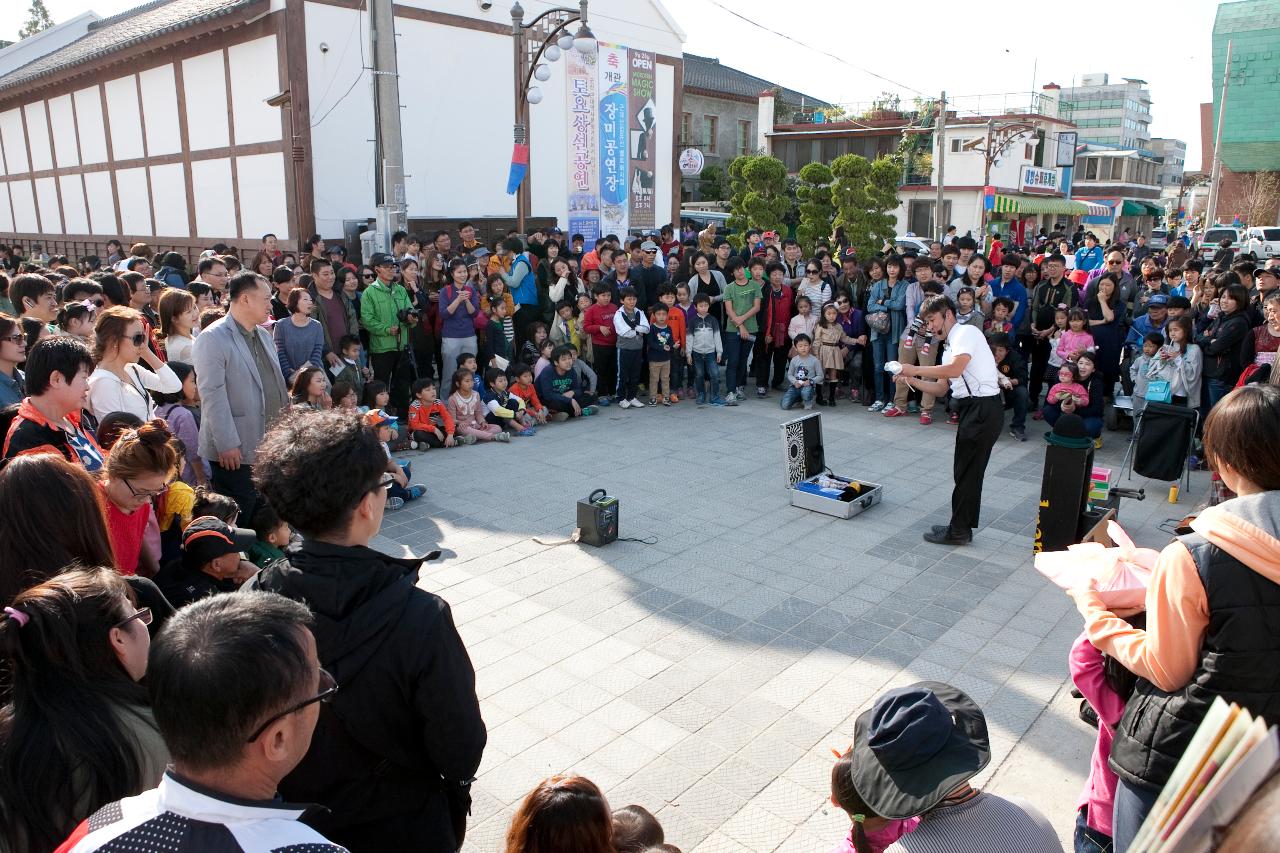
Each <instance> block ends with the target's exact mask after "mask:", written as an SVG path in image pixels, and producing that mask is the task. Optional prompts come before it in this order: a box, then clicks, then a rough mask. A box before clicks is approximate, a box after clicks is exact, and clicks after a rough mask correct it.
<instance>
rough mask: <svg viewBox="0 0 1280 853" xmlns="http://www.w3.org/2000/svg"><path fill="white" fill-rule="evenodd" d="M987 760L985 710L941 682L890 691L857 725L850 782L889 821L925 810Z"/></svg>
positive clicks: (920, 813)
mask: <svg viewBox="0 0 1280 853" xmlns="http://www.w3.org/2000/svg"><path fill="white" fill-rule="evenodd" d="M990 760H991V741H990V738H989V737H988V735H987V720H986V717H984V716H983V714H982V709H981V708H979V707H978V705H977V703H975V702H974V701H973V700H972V699H970V698H969V697H968V696H967V695H965V693H964V692H962V691H961V690H959V689H958V688H955V687H952V686H951V685H950V684H943V683H942V682H940V681H920V682H917V683H915V684H912V685H909V686H907V687H900V688H898V689H896V690H890V691H888V692H887V693H885V694H884V695H883V696H881V697H880V698H879V699H877V700H876V703H875V705H873V706H872V707H871V710H869V711H865V712H863V713H862V714H860V715H859V716H858V722H857V723H856V725H855V726H854V735H853V771H852V772H853V786H854V788H856V789H857V791H858V796H860V797H861V798H862V800H863V802H865V803H866V804H867V807H868V808H870V809H871V810H872V811H874V812H875V813H876V814H878V815H880V816H881V817H885V818H889V819H891V820H906V819H907V818H911V817H916V816H917V815H922V814H924V813H925V812H927V811H929V810H930V809H932V808H933V807H934V806H936V805H937V804H938V803H940V802H942V800H944V799H945V798H946V797H947V795H948V794H950V793H951V792H952V791H954V790H955V789H956V788H958V787H959V786H960V785H962V784H963V783H964V782H966V781H967V780H969V779H971V778H973V777H974V776H975V775H977V774H978V773H979V772H981V770H982V768H984V767H986V766H987V762H989V761H990Z"/></svg>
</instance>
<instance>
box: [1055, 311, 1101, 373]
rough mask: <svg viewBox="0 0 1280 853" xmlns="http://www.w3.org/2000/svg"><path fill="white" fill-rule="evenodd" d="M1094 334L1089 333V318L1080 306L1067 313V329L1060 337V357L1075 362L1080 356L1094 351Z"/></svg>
mask: <svg viewBox="0 0 1280 853" xmlns="http://www.w3.org/2000/svg"><path fill="white" fill-rule="evenodd" d="M1093 350H1094V341H1093V335H1091V334H1089V318H1088V316H1087V315H1086V314H1085V313H1084V312H1083V311H1081V310H1080V309H1079V308H1073V309H1072V310H1071V313H1070V314H1068V315H1067V330H1066V331H1065V332H1063V333H1062V337H1061V338H1059V339H1058V357H1059V358H1061V359H1063V360H1064V361H1070V362H1072V363H1075V362H1076V361H1078V360H1079V359H1080V356H1082V355H1084V354H1085V353H1087V352H1093Z"/></svg>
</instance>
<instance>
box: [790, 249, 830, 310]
mask: <svg viewBox="0 0 1280 853" xmlns="http://www.w3.org/2000/svg"><path fill="white" fill-rule="evenodd" d="M796 296H807V297H809V302H810V304H812V305H826V304H827V303H828V302H830V301H831V282H829V281H827V279H825V278H824V277H823V275H822V265H821V263H820V262H819V261H817V260H812V261H809V262H808V263H807V264H805V265H804V279H803V280H801V282H800V285H799V286H798V287H797V288H796Z"/></svg>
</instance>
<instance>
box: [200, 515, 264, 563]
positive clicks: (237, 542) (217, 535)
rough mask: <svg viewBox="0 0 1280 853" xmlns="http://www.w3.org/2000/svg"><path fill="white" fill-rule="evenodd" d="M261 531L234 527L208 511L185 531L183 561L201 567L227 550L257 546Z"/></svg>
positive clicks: (232, 550)
mask: <svg viewBox="0 0 1280 853" xmlns="http://www.w3.org/2000/svg"><path fill="white" fill-rule="evenodd" d="M257 540H258V536H257V534H255V533H254V532H253V531H252V530H246V529H245V528H243V527H232V526H231V525H229V524H227V523H226V522H225V521H223V520H222V519H220V518H214V517H213V516H212V515H204V516H201V517H200V518H197V519H195V520H194V521H192V522H191V523H190V524H188V525H187V529H186V530H184V531H182V564H183V565H184V566H186V567H187V568H191V569H198V568H201V567H202V566H205V565H207V564H208V563H209V562H210V561H212V560H216V559H217V558H218V557H221V556H223V555H224V554H238V553H240V552H241V551H247V550H249V549H250V548H251V547H253V543H254V542H256V541H257Z"/></svg>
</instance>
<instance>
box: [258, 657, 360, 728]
mask: <svg viewBox="0 0 1280 853" xmlns="http://www.w3.org/2000/svg"><path fill="white" fill-rule="evenodd" d="M337 692H338V682H337V681H335V680H334V678H333V676H332V675H330V674H329V673H328V672H327V671H325V670H324V669H323V668H322V669H321V670H320V692H319V693H317V694H316V695H314V696H312V697H311V698H310V699H307V700H305V701H302V702H299V703H298V704H296V705H291V706H290V707H288V708H286V709H285V710H283V711H281V712H280V713H279V714H276V715H274V716H272V717H268V718H267V721H266V722H265V723H263V724H262V725H260V726H258V728H257V729H256V730H255V731H254V733H253V734H251V735H249V739H248V740H247V741H245V743H253V742H254V741H255V740H257V739H258V738H259V737H261V736H262V733H263V732H265V731H266V730H267V729H268V728H270V727H271V724H272V723H274V722H275V721H276V720H283V719H284V718H285V717H287V716H289V715H290V714H296V713H297V712H299V711H301V710H302V709H303V708H305V707H307V706H308V705H313V704H315V703H316V702H328V701H329V700H330V699H332V698H333V694H335V693H337Z"/></svg>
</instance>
